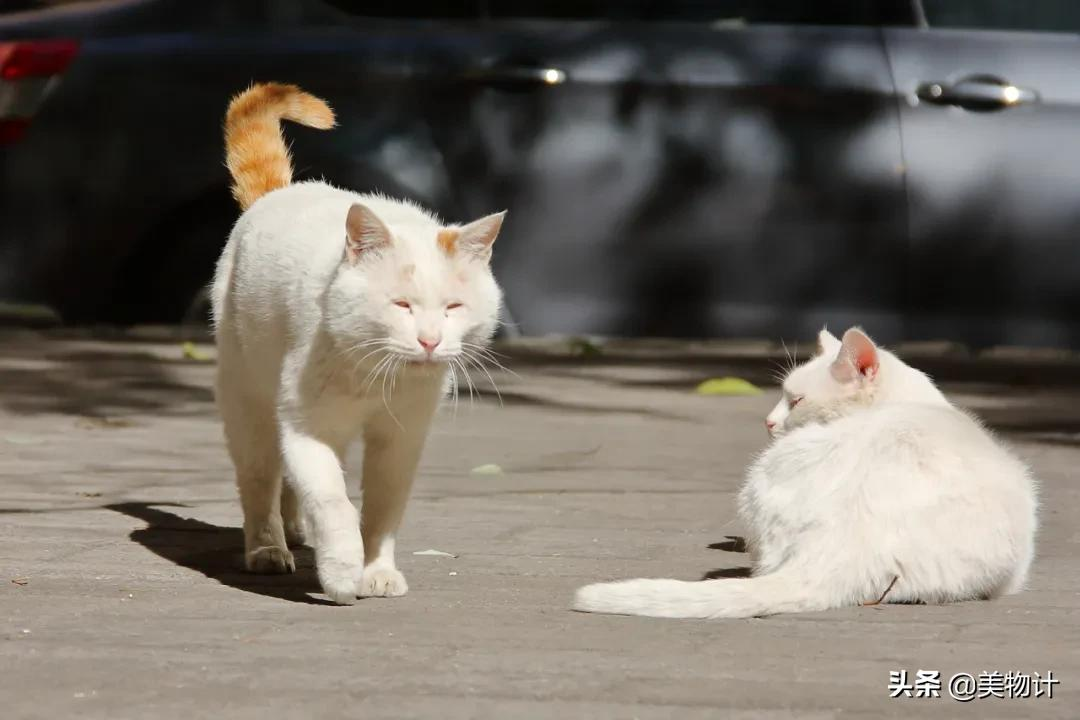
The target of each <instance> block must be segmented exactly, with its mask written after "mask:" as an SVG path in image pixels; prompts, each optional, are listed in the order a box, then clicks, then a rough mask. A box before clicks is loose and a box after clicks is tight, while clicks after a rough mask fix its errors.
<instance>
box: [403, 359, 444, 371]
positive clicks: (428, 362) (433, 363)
mask: <svg viewBox="0 0 1080 720" xmlns="http://www.w3.org/2000/svg"><path fill="white" fill-rule="evenodd" d="M446 363H447V359H446V358H410V359H408V360H406V361H405V366H406V367H408V368H410V369H412V370H421V371H423V370H441V369H442V368H445V367H446Z"/></svg>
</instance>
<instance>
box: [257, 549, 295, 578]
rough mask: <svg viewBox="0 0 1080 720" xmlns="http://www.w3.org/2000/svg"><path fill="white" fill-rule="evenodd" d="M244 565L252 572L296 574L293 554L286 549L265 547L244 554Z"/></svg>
mask: <svg viewBox="0 0 1080 720" xmlns="http://www.w3.org/2000/svg"><path fill="white" fill-rule="evenodd" d="M244 564H245V565H246V566H247V569H248V570H249V571H250V572H254V573H264V574H268V575H283V574H285V573H291V572H296V561H295V560H294V559H293V554H292V553H291V552H289V551H288V550H286V549H285V548H280V547H274V546H264V547H258V548H255V549H254V550H249V551H248V552H246V553H244Z"/></svg>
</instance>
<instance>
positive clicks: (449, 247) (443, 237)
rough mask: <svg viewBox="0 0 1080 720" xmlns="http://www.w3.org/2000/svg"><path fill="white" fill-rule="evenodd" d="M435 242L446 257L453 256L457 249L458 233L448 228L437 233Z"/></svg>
mask: <svg viewBox="0 0 1080 720" xmlns="http://www.w3.org/2000/svg"><path fill="white" fill-rule="evenodd" d="M435 241H436V242H438V243H439V247H441V248H442V249H443V252H444V253H446V254H447V255H453V254H454V251H455V250H456V249H457V241H458V231H457V230H452V229H450V228H443V229H442V230H440V231H439V234H438V236H437V237H436V238H435Z"/></svg>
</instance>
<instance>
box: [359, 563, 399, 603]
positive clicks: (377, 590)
mask: <svg viewBox="0 0 1080 720" xmlns="http://www.w3.org/2000/svg"><path fill="white" fill-rule="evenodd" d="M407 592H409V585H408V583H406V582H405V576H404V575H402V574H401V572H400V571H398V569H397V568H393V567H387V566H386V565H378V564H371V565H368V566H367V567H366V568H364V574H363V577H362V578H361V579H360V597H398V596H400V595H404V594H405V593H407Z"/></svg>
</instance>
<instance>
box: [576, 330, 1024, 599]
mask: <svg viewBox="0 0 1080 720" xmlns="http://www.w3.org/2000/svg"><path fill="white" fill-rule="evenodd" d="M766 424H767V425H768V426H769V429H770V431H771V432H772V434H773V435H774V436H775V437H776V439H775V441H774V442H773V443H772V444H771V445H770V446H769V447H768V448H767V449H766V450H765V451H764V452H763V453H762V454H761V455H760V456H759V457H758V458H757V459H756V460H755V461H754V463H753V464H752V466H751V467H750V469H749V472H748V474H747V477H746V481H745V483H744V485H743V488H742V490H741V492H740V494H739V515H740V517H741V519H742V521H743V523H744V524H745V526H746V528H747V533H748V537H747V544H748V548H749V551H750V553H751V557H752V559H753V574H752V577H750V578H747V579H723V580H708V581H702V582H683V581H678V580H648V579H640V580H630V581H626V582H616V583H603V584H596V585H589V586H587V587H584V588H582V589H580V590H579V591H578V593H577V597H576V599H575V602H574V607H575V608H576V609H578V610H583V611H588V612H606V613H618V614H626V615H649V616H657V617H688V618H738V617H752V616H760V615H770V614H774V613H791V612H804V611H810V610H825V609H828V608H837V607H843V606H852V605H859V604H867V603H870V604H872V603H875V602H877V601H879V600H880V599H882V597H883V596H884V601H885V602H914V601H921V602H926V603H942V602H950V601H959V600H971V599H980V598H991V597H995V596H998V595H1001V594H1006V593H1014V592H1017V591H1018V590H1020V589H1021V588H1022V586H1023V584H1024V582H1025V579H1026V577H1027V573H1028V568H1029V565H1030V564H1031V560H1032V554H1033V552H1034V536H1035V530H1036V511H1037V502H1036V488H1035V485H1034V482H1033V480H1032V478H1031V476H1030V475H1029V473H1028V470H1027V468H1026V467H1025V466H1024V465H1023V463H1021V462H1020V461H1019V460H1018V459H1017V458H1016V457H1015V456H1014V455H1013V454H1012V453H1011V452H1009V451H1008V450H1007V449H1006V448H1004V447H1003V446H1002V445H1001V444H1000V443H999V442H997V441H996V440H995V439H994V438H993V437H992V436H991V435H990V433H989V432H987V431H986V430H985V429H984V428H983V427H982V426H981V425H980V424H979V422H978V421H977V420H975V419H974V418H972V417H971V416H970V415H968V414H967V413H965V412H963V411H961V410H959V409H957V408H956V407H954V406H953V405H951V404H950V403H949V401H948V400H947V399H946V398H945V396H944V395H942V393H941V392H940V391H939V390H938V389H937V388H936V387H935V386H934V384H933V383H932V382H931V380H930V379H929V378H928V377H927V376H926V375H924V374H923V373H921V372H919V371H918V370H916V369H914V368H912V367H910V366H908V365H906V364H905V363H903V362H902V361H901V360H900V359H899V358H897V357H896V356H895V355H893V354H892V353H889V352H887V351H885V350H883V349H881V348H878V347H876V346H875V345H874V344H873V342H872V341H871V340H870V339H869V338H868V337H867V336H866V335H865V334H863V333H862V332H861V331H860V330H858V329H856V328H853V329H851V330H849V331H848V332H847V333H845V335H844V339H843V341H841V340H838V339H837V338H835V337H834V336H832V335H831V334H830V333H829V332H828V331H822V333H821V334H820V336H819V353H818V355H817V356H816V357H814V358H813V359H812V360H810V361H808V362H807V363H805V364H803V365H802V366H800V367H797V368H795V369H794V370H793V371H792V372H791V373H790V375H789V376H788V377H787V379H786V380H785V382H784V387H783V397H782V398H781V400H780V402H779V403H778V404H777V406H776V407H775V408H774V409H773V411H772V412H771V413H770V414H769V416H768V419H767V423H766ZM890 585H891V587H890ZM886 591H887V592H886Z"/></svg>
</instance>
